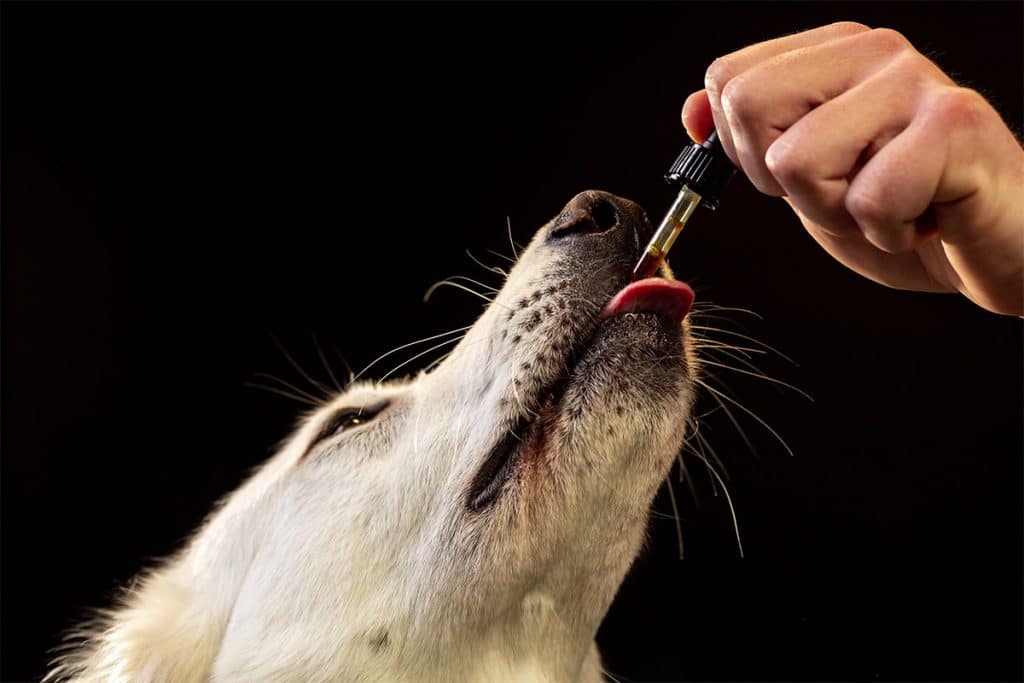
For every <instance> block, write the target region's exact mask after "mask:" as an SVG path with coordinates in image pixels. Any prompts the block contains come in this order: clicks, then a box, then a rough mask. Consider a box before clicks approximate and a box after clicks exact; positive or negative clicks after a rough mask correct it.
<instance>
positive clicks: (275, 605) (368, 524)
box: [47, 192, 697, 683]
mask: <svg viewBox="0 0 1024 683" xmlns="http://www.w3.org/2000/svg"><path fill="white" fill-rule="evenodd" d="M650 234H651V227H650V225H649V223H648V221H647V219H646V217H645V216H644V215H643V212H642V211H641V210H640V209H639V208H638V207H637V206H636V205H634V204H632V203H631V202H628V201H626V200H623V199H619V198H617V197H614V196H612V195H608V194H605V193H600V192H585V193H582V194H580V195H578V196H577V197H575V198H574V199H573V200H572V201H571V202H570V203H569V204H568V205H567V206H566V208H565V209H564V210H563V211H562V213H561V214H560V215H559V216H558V217H557V218H556V219H554V220H553V221H551V223H549V224H548V225H546V226H544V227H543V228H542V229H541V230H540V231H539V232H538V233H537V235H536V237H535V238H534V239H533V241H532V243H531V244H530V246H529V248H528V249H526V250H525V251H524V253H523V254H522V256H521V258H520V259H519V261H518V263H517V264H516V265H515V267H514V268H513V270H512V271H511V272H510V273H509V276H508V278H507V281H506V284H505V285H504V288H503V289H502V290H501V292H500V293H499V294H498V295H497V297H496V298H495V300H494V302H493V304H491V305H490V306H489V307H488V308H487V310H486V312H485V313H484V314H483V315H482V316H481V317H480V319H479V320H478V321H477V322H476V324H475V325H474V326H473V327H472V328H471V329H470V330H469V332H468V333H467V334H466V335H465V337H464V338H463V339H462V341H461V342H460V343H459V345H458V346H457V347H456V348H455V350H454V351H453V352H452V354H451V355H450V356H449V357H448V358H447V359H446V360H445V361H444V362H443V363H442V364H441V365H439V366H438V367H437V368H436V369H435V370H433V371H432V372H429V373H425V374H421V375H419V376H418V377H416V378H414V379H410V380H407V381H400V382H390V383H386V384H373V383H358V384H355V385H353V386H351V387H349V388H348V389H347V390H346V391H345V392H344V393H343V394H342V395H341V396H338V397H337V398H336V399H334V400H333V401H331V402H330V403H329V404H328V405H325V406H323V407H322V408H320V409H318V410H316V411H315V412H314V413H313V414H311V415H309V416H308V417H307V418H306V419H305V420H304V422H303V423H302V425H301V427H299V429H298V430H297V432H296V433H295V434H294V436H293V437H292V438H291V439H290V440H289V441H288V443H287V445H285V446H284V447H283V448H282V449H281V451H280V452H278V453H277V454H276V455H274V456H273V457H272V458H271V459H270V460H269V461H268V462H267V463H266V464H265V465H264V466H263V467H262V468H261V469H260V470H259V471H258V472H257V473H256V474H255V475H254V476H252V478H250V479H249V480H248V481H247V482H246V483H245V484H244V485H242V486H241V487H240V488H239V489H238V490H237V491H235V492H234V493H233V494H231V495H230V496H229V497H227V498H226V499H225V500H224V502H223V503H222V504H221V505H219V506H218V508H217V509H216V511H215V512H214V513H213V514H211V516H210V517H209V519H208V520H207V522H206V523H205V524H204V525H203V527H202V528H201V529H200V530H199V531H198V532H197V533H196V535H195V536H194V537H193V538H192V540H191V541H190V542H189V543H188V545H187V546H186V547H185V548H184V549H183V550H182V551H181V552H180V553H178V554H177V555H176V556H174V557H172V558H170V559H169V560H167V561H166V562H165V563H163V564H162V566H160V567H159V568H158V569H156V570H155V571H152V572H150V573H148V574H146V575H145V576H143V577H141V578H140V579H139V580H138V581H137V582H136V583H135V585H134V586H133V587H132V588H131V589H130V590H129V591H128V592H127V594H126V596H125V598H124V600H123V603H122V604H121V605H120V606H118V607H116V608H115V609H113V610H110V611H109V612H107V613H105V615H104V617H103V618H102V619H101V620H100V621H99V623H98V624H96V625H94V626H91V627H89V628H86V629H83V631H84V636H83V640H82V642H81V644H80V645H79V646H78V647H77V648H76V649H74V650H73V651H71V653H70V654H68V655H66V656H65V657H63V658H62V659H61V661H60V663H59V665H58V666H57V667H56V668H55V669H54V670H53V671H52V672H51V673H50V674H49V676H48V677H47V679H48V680H70V681H76V682H99V681H104V682H108V681H109V682H115V681H116V682H118V683H121V682H125V683H128V682H132V683H135V682H153V683H157V682H164V681H167V682H170V683H193V682H199V681H216V682H217V683H226V682H228V681H231V682H240V683H241V682H244V683H256V682H263V681H275V682H276V681H302V682H308V683H316V682H321V681H323V682H326V681H353V682H356V681H358V682H362V683H374V682H378V681H380V682H384V681H387V682H405V681H486V682H488V683H491V682H501V681H550V682H554V683H568V682H572V681H587V682H589V681H599V680H601V678H602V670H601V663H600V658H599V655H598V653H597V649H596V647H595V644H594V635H595V633H596V631H597V629H598V626H599V625H600V623H601V620H602V618H603V617H604V615H605V612H606V611H607V609H608V607H609V605H610V603H611V601H612V598H613V597H614V595H615V593H616V590H617V589H618V586H619V584H620V582H621V581H622V579H623V577H624V576H625V574H626V571H627V570H628V569H629V567H630V564H631V563H632V562H633V559H634V557H635V556H636V554H637V553H638V551H639V549H640V546H641V543H642V541H643V537H644V533H645V528H646V523H647V516H648V508H649V507H650V504H651V501H652V499H653V497H654V495H655V493H656V491H657V489H658V486H659V485H660V483H661V481H662V480H663V479H664V477H665V475H666V472H667V471H668V469H669V467H670V465H671V463H672V460H673V458H675V456H676V454H677V453H678V452H679V450H680V446H681V444H682V442H683V437H684V432H685V429H686V425H687V423H688V418H689V414H690V408H691V404H692V402H693V398H694V386H695V379H696V377H695V373H696V371H697V370H696V359H695V356H694V354H693V353H692V348H691V347H692V344H691V343H690V340H689V334H688V326H687V324H686V323H685V321H684V316H685V315H686V312H687V310H688V309H689V307H690V304H691V303H692V299H693V293H692V291H690V289H689V288H688V287H687V286H686V285H684V284H682V283H680V282H677V281H674V280H671V277H670V276H667V278H657V279H652V280H643V281H640V282H638V283H633V284H632V285H630V284H629V280H630V273H631V269H632V267H633V265H634V263H635V262H636V260H637V257H638V255H639V252H640V250H641V249H642V248H643V246H644V245H645V243H646V241H647V239H648V238H649V236H650ZM681 322H682V323H683V324H681Z"/></svg>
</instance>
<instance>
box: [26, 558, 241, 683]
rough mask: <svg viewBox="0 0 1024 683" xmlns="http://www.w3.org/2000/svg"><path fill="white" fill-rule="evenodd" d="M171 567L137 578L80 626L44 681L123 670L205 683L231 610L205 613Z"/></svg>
mask: <svg viewBox="0 0 1024 683" xmlns="http://www.w3.org/2000/svg"><path fill="white" fill-rule="evenodd" d="M200 603H201V601H200V600H198V599H197V597H196V596H195V595H194V594H193V590H192V589H191V588H189V587H188V586H187V585H185V584H184V583H183V582H180V581H177V580H176V577H175V572H174V571H173V570H171V571H167V570H160V571H156V572H153V573H151V574H149V575H148V576H146V577H144V578H142V579H140V580H137V581H135V582H134V585H133V586H132V587H130V588H129V589H127V590H126V591H125V595H124V597H123V598H122V600H121V605H120V606H119V607H118V608H116V609H113V610H107V611H105V612H104V613H103V614H102V615H101V616H100V617H99V618H97V619H95V620H94V621H93V622H92V623H90V624H88V625H87V626H86V627H85V628H80V629H79V630H78V631H77V632H76V637H81V638H84V642H83V643H82V645H81V647H78V648H75V649H74V650H73V651H71V652H70V653H69V654H68V655H66V656H64V657H62V658H61V659H60V660H59V664H58V666H57V667H56V668H54V669H53V670H52V671H51V672H50V673H49V674H48V675H47V677H46V678H44V679H43V680H44V682H56V681H68V682H69V683H86V682H91V681H106V680H115V679H119V678H120V677H121V676H123V675H124V673H125V672H132V674H133V675H139V676H142V677H143V678H144V679H145V680H150V681H179V682H180V683H201V682H203V681H208V680H209V678H210V671H211V668H212V666H213V662H214V659H215V658H216V656H217V652H218V651H219V649H220V643H221V640H222V638H223V635H224V629H225V627H226V626H227V618H228V616H230V614H229V613H228V614H225V615H223V618H218V616H217V615H216V614H213V613H212V610H211V611H210V612H207V611H205V610H204V609H202V608H201V607H200V606H199V604H200Z"/></svg>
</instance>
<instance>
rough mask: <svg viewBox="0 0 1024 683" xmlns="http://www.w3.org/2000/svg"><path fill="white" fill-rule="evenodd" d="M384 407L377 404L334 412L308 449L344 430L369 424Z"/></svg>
mask: <svg viewBox="0 0 1024 683" xmlns="http://www.w3.org/2000/svg"><path fill="white" fill-rule="evenodd" d="M386 407H387V403H379V404H375V405H372V406H363V407H362V408H342V409H340V410H338V411H336V412H335V413H334V414H333V415H331V416H330V417H329V418H328V419H327V420H326V421H324V424H323V427H321V428H320V432H319V433H318V434H317V435H316V438H315V439H313V442H312V443H311V444H310V445H309V448H310V449H312V448H313V447H314V446H316V445H317V444H319V443H320V442H321V441H326V440H327V439H330V438H332V437H335V436H337V435H339V434H341V433H343V432H345V431H346V430H349V429H354V428H356V427H358V426H360V425H364V424H366V423H367V422H370V421H371V420H372V419H373V418H375V417H377V415H379V414H380V412H381V411H382V410H384V408H386Z"/></svg>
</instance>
